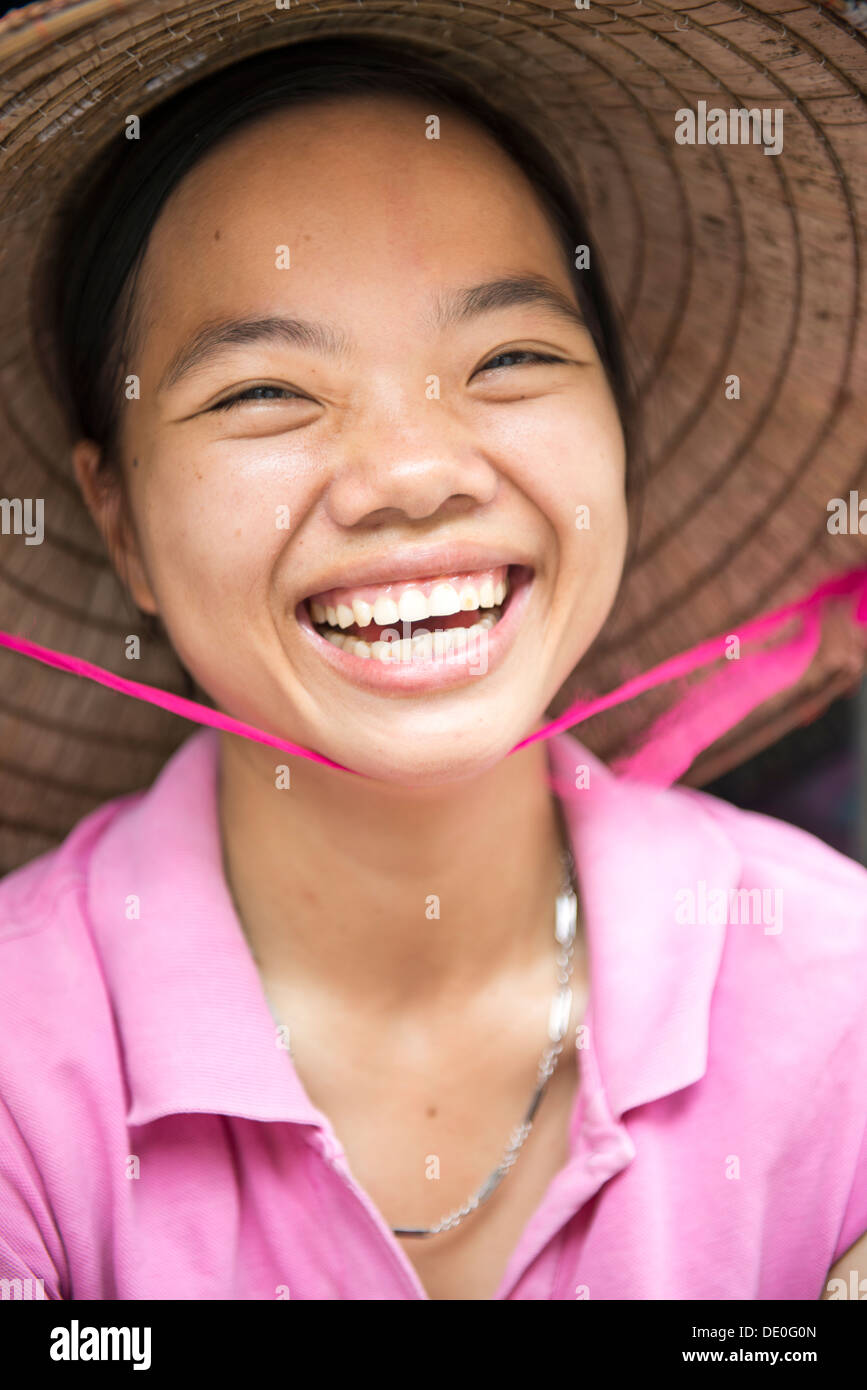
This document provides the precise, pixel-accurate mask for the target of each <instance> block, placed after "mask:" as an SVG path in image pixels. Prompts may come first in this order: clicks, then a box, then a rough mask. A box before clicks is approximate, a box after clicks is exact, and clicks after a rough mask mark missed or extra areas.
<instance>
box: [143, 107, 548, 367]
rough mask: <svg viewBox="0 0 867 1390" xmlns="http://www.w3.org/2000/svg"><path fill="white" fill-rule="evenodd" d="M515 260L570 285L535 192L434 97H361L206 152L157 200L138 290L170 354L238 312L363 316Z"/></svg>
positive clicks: (289, 117) (263, 127)
mask: <svg viewBox="0 0 867 1390" xmlns="http://www.w3.org/2000/svg"><path fill="white" fill-rule="evenodd" d="M430 116H438V117H439V131H438V134H439V138H438V139H429V138H428V131H429V130H430V129H431V122H430V120H429V117H430ZM287 262H288V264H287ZM516 263H520V264H521V265H522V266H524V267H527V268H530V269H533V268H535V269H536V270H538V271H539V272H540V273H545V274H548V275H549V276H551V277H552V278H556V279H558V280H559V281H560V283H561V284H562V285H563V288H564V289H565V290H567V291H568V290H569V288H570V286H569V279H568V274H567V271H566V266H565V261H564V259H563V255H562V251H561V249H560V247H559V244H558V242H557V239H556V236H555V234H554V232H553V230H552V228H551V227H550V225H549V223H548V220H547V218H546V216H545V213H544V211H543V208H542V206H541V204H540V203H539V201H538V198H537V196H536V194H535V191H534V189H533V187H532V184H531V183H530V182H529V180H528V179H527V178H526V176H525V175H524V174H523V172H522V170H521V169H520V168H519V167H518V166H517V165H516V164H515V163H514V162H513V161H512V160H511V159H510V158H509V157H508V155H507V154H506V153H505V152H504V151H503V150H502V149H501V148H500V146H499V145H498V144H497V142H496V141H495V140H494V138H493V137H492V136H491V135H489V134H488V132H487V131H485V130H483V129H481V128H480V127H479V126H477V125H476V123H475V122H474V121H472V120H470V119H468V118H466V117H464V116H463V115H462V114H461V113H458V112H453V111H452V110H451V109H450V108H448V107H445V106H443V108H442V109H441V110H439V111H437V109H436V101H435V99H433V98H431V99H430V100H428V99H424V100H418V99H416V98H404V97H397V96H394V95H388V96H380V95H367V94H365V95H363V96H352V97H348V98H340V99H339V100H334V99H330V98H329V99H328V100H318V101H315V102H313V103H309V104H305V105H304V106H302V107H299V108H297V109H289V110H282V111H275V112H269V113H267V114H266V115H264V116H260V117H257V118H256V119H255V121H253V122H251V123H249V124H248V125H246V126H244V127H242V128H241V129H239V130H237V131H234V132H233V133H232V134H231V135H230V136H228V137H227V138H225V139H224V140H223V141H221V142H220V144H219V145H218V146H215V147H214V149H212V150H211V151H210V152H209V153H208V154H207V155H206V156H204V157H203V159H202V160H200V161H199V163H198V164H197V165H195V166H194V168H193V169H192V170H190V172H189V173H188V174H187V175H186V176H185V177H184V178H183V179H182V180H181V182H180V183H179V184H178V185H177V186H176V188H175V189H174V190H173V192H172V194H171V195H170V197H169V199H168V200H167V202H166V204H165V205H164V207H163V209H162V211H161V213H160V216H159V218H158V219H157V222H156V224H155V226H154V228H153V230H152V232H151V236H150V238H149V243H148V249H147V253H146V257H145V263H144V267H143V269H144V271H145V274H144V275H143V277H142V284H143V286H145V287H146V289H145V290H144V291H143V293H146V294H147V298H148V300H149V301H150V306H149V307H150V310H151V321H152V324H153V326H154V327H155V329H156V331H157V332H158V334H159V336H160V337H162V338H164V339H165V345H166V346H169V341H168V340H169V339H171V340H172V342H173V341H174V340H175V339H176V337H177V335H178V334H179V333H183V332H184V331H186V330H188V328H189V326H190V325H191V324H193V323H198V322H200V321H202V320H204V319H206V318H213V317H215V316H219V315H220V314H221V313H224V312H225V313H231V312H237V311H238V309H239V308H244V309H245V310H246V311H254V310H255V311H263V310H267V309H275V308H278V307H281V306H282V307H285V305H286V304H287V303H289V302H291V305H292V308H293V310H295V311H297V312H304V313H313V312H314V311H315V312H317V313H322V314H324V315H327V316H328V317H330V318H333V319H335V320H339V319H343V318H345V317H346V315H347V312H348V311H350V310H351V311H352V312H353V314H354V316H355V317H356V318H358V319H363V318H364V316H365V312H366V313H367V314H369V315H370V316H371V317H372V318H374V319H375V318H376V316H377V315H380V316H381V315H382V313H383V312H384V310H385V308H386V307H387V306H388V305H393V304H395V303H397V302H402V303H403V304H405V305H408V304H410V303H418V304H419V305H421V303H422V301H423V299H425V298H426V297H427V295H429V293H430V291H431V290H432V289H434V288H436V287H439V286H441V285H443V284H452V283H460V282H465V283H472V282H473V281H477V280H481V279H483V278H485V276H486V275H488V274H489V273H490V272H491V271H503V270H506V269H511V268H513V267H514V266H515V264H516ZM157 309H158V312H157Z"/></svg>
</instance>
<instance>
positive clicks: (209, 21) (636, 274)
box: [0, 0, 867, 869]
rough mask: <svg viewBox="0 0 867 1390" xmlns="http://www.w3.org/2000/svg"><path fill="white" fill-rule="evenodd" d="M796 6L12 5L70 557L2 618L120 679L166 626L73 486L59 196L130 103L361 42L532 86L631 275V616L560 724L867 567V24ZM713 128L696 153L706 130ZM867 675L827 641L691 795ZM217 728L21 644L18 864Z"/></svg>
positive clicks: (598, 728)
mask: <svg viewBox="0 0 867 1390" xmlns="http://www.w3.org/2000/svg"><path fill="white" fill-rule="evenodd" d="M774 3H775V0H763V3H762V4H752V3H746V2H745V0H712V3H706V4H696V3H686V2H685V0H678V2H677V3H673V4H661V3H656V0H633V2H632V3H628V4H618V3H598V2H597V0H590V3H589V5H588V7H587V8H579V7H578V6H577V5H576V4H575V3H574V2H573V0H569V3H566V0H553V3H551V4H533V3H527V0H500V2H499V3H496V2H495V0H474V2H473V3H469V0H456V2H455V3H451V0H449V2H448V3H446V0H430V2H429V3H428V0H417V3H414V2H413V0H407V3H397V2H395V3H377V2H376V0H363V3H361V2H360V3H351V4H346V3H342V4H328V3H322V2H321V0H320V2H318V3H315V4H314V3H312V0H298V3H293V4H292V5H291V8H289V9H279V8H276V6H275V7H273V8H267V7H264V6H263V5H261V4H254V3H249V0H238V2H237V3H232V4H221V3H207V4H205V3H201V4H200V3H184V4H182V5H181V4H173V3H160V2H159V0H136V2H135V3H130V2H129V0H91V3H86V4H73V5H70V4H64V3H57V2H56V0H51V2H50V3H47V4H37V5H32V6H29V7H27V8H24V9H21V10H15V11H11V12H10V13H9V14H8V15H7V16H6V17H5V18H4V19H3V20H0V303H2V312H3V323H4V334H3V339H2V343H0V411H2V418H3V439H4V446H3V477H2V492H3V496H4V497H6V498H7V499H15V498H18V499H21V498H43V499H44V500H45V530H44V540H43V542H42V544H40V545H29V544H27V543H26V539H25V537H24V536H23V535H20V534H4V535H3V536H2V537H0V604H2V609H0V627H2V628H4V629H7V630H11V631H15V632H17V633H20V634H22V635H24V636H27V637H29V638H32V639H33V640H35V641H38V642H40V643H43V644H45V645H47V646H51V647H57V648H60V649H62V650H64V651H67V652H74V653H76V654H77V655H79V656H81V657H83V658H85V659H86V660H89V661H93V662H96V663H97V664H99V665H101V666H105V667H108V668H110V669H112V670H115V671H117V672H119V673H128V663H127V662H126V660H125V657H124V639H125V637H126V635H127V634H128V633H129V632H135V631H140V617H139V615H138V614H137V612H136V610H135V609H134V608H133V606H132V605H131V604H130V603H129V601H128V600H126V599H125V598H124V596H123V593H122V590H121V588H120V586H119V584H118V581H117V580H116V578H115V576H114V575H113V573H112V571H111V569H110V567H109V566H108V562H107V559H106V556H105V553H104V551H103V548H102V543H101V540H100V538H99V536H98V534H97V532H96V530H95V528H94V527H93V524H92V523H91V521H90V518H89V516H88V515H87V513H86V510H85V508H84V504H83V502H82V501H81V499H80V496H79V493H78V490H77V487H76V485H75V482H74V480H73V477H72V473H71V468H70V460H69V454H70V444H71V441H70V439H69V438H68V436H67V433H66V429H65V425H64V421H63V419H62V417H61V415H60V412H59V410H58V408H57V403H56V401H55V400H54V399H53V398H52V394H51V383H50V381H49V382H46V380H45V377H44V372H45V354H44V352H43V351H42V347H41V344H40V341H39V337H38V333H37V331H36V329H35V327H34V325H33V323H32V322H31V310H30V305H31V300H30V290H31V287H32V286H33V284H34V282H35V280H36V279H38V276H39V273H40V271H39V268H40V265H41V264H42V262H41V257H42V255H44V254H45V253H46V251H47V249H48V248H50V246H51V235H52V228H53V219H54V214H55V211H56V208H57V206H58V204H59V202H60V200H61V198H62V197H63V196H64V194H65V193H66V192H67V190H68V188H69V186H70V183H71V182H72V181H73V180H74V179H75V178H76V176H77V175H78V173H79V171H80V170H81V168H82V167H83V165H84V164H86V163H87V162H88V161H89V160H90V159H91V158H93V157H94V156H95V155H96V154H97V152H98V151H99V149H100V148H101V146H102V145H103V144H104V143H105V142H106V141H107V140H108V139H109V138H110V137H111V136H112V135H113V134H114V133H115V132H116V130H117V128H118V123H119V122H122V121H123V119H124V118H125V116H126V115H127V113H129V112H132V111H134V112H136V113H138V114H139V115H140V116H141V117H145V116H146V114H147V112H148V111H149V110H151V109H152V108H153V107H154V106H155V105H157V104H158V103H159V102H160V101H161V100H163V99H164V98H165V97H167V96H169V95H172V94H174V93H175V92H176V91H177V90H179V89H180V88H181V87H182V86H184V85H186V84H188V83H190V82H192V81H194V80H197V79H198V78H200V77H203V76H206V75H207V74H209V73H212V72H215V71H217V70H218V69H220V68H222V67H224V66H225V65H227V64H228V63H231V62H234V61H236V60H237V59H240V58H243V57H246V56H248V55H249V54H251V53H253V52H255V51H257V50H260V49H264V48H270V47H273V46H275V45H279V44H283V43H288V42H292V41H296V40H301V39H305V38H312V37H314V36H321V35H324V34H326V33H329V32H332V31H334V30H339V31H340V32H343V33H345V32H347V31H348V32H353V33H358V34H371V33H376V34H386V35H388V36H390V37H395V36H401V35H402V36H405V37H406V38H407V39H412V40H415V41H416V42H419V43H423V44H425V45H426V46H427V47H428V48H429V49H430V50H431V51H432V52H433V53H434V54H440V55H447V56H448V57H449V60H450V62H451V63H452V64H453V65H454V67H455V68H456V69H457V70H458V71H459V72H461V73H463V74H464V75H465V76H466V77H467V78H468V79H469V80H471V81H473V82H474V83H476V84H477V85H478V86H479V87H480V88H481V89H482V90H483V92H484V94H485V95H486V96H487V98H488V99H489V100H491V101H492V102H493V103H494V104H497V103H498V102H502V103H503V104H508V103H509V102H511V101H513V100H514V94H515V92H516V91H517V90H520V93H521V102H522V107H521V110H522V114H523V115H524V116H525V119H528V120H531V121H532V123H533V124H534V125H535V126H536V127H537V129H538V130H539V131H541V132H542V133H543V136H544V138H545V139H546V141H547V142H548V144H549V146H550V148H551V149H552V150H553V151H554V152H555V153H556V155H557V157H558V158H559V159H560V160H561V161H562V162H563V163H564V164H565V166H566V167H567V168H568V169H569V170H570V172H571V175H572V177H573V179H574V181H575V185H576V188H577V191H578V196H579V199H580V200H581V201H582V202H583V206H584V208H585V210H586V213H587V217H588V221H589V224H590V227H591V230H592V233H593V236H594V241H595V244H596V246H597V248H598V249H599V251H600V253H601V256H602V258H603V260H604V265H605V271H606V274H607V277H608V280H609V282H610V284H611V286H612V289H613V292H614V296H615V299H616V302H617V304H618V307H619V310H620V314H621V317H622V320H623V323H624V327H625V333H626V341H627V348H628V351H629V355H630V362H631V366H632V370H633V374H634V377H635V380H636V383H637V389H638V394H639V396H640V399H641V406H642V411H641V421H642V424H641V434H642V438H643V440H644V443H645V450H646V455H647V468H646V472H647V481H646V488H645V491H644V494H643V506H642V528H641V532H640V536H639V544H638V550H637V555H636V559H635V564H634V566H633V568H632V570H631V571H630V574H629V577H628V579H627V581H626V583H625V586H624V589H623V592H622V595H621V600H620V602H619V603H618V606H617V609H616V612H615V614H614V615H613V617H612V620H611V621H610V622H609V624H608V625H606V627H605V629H604V630H603V632H602V634H601V635H600V637H599V639H598V641H597V643H596V644H595V646H594V648H593V650H592V651H591V653H590V654H589V655H588V657H587V658H586V659H585V661H583V662H582V663H581V666H580V667H579V669H578V671H577V673H576V675H575V678H574V680H573V681H571V682H570V683H569V684H568V685H567V687H565V688H564V690H563V692H561V695H560V697H558V701H557V703H556V704H555V706H554V707H553V712H557V711H558V710H559V709H562V708H564V707H565V705H566V704H567V703H568V702H569V701H570V700H571V699H573V698H574V697H575V695H576V693H578V692H579V691H588V692H589V691H603V690H607V689H610V688H612V687H613V686H615V685H616V684H618V683H619V682H620V681H622V680H623V679H624V678H626V677H628V676H629V675H631V674H633V673H635V672H638V671H640V670H643V669H646V668H647V667H649V666H651V665H655V664H656V663H658V662H660V661H662V660H664V659H665V658H666V657H668V656H670V655H672V654H673V653H675V652H677V651H681V650H683V649H684V648H686V647H689V646H691V645H693V644H694V643H696V642H698V641H700V640H702V639H704V638H706V637H709V636H711V635H714V634H716V633H719V632H721V631H725V630H736V629H737V625H738V623H741V622H744V621H746V620H747V619H749V618H750V617H752V616H754V615H755V614H757V613H758V612H760V611H763V610H765V609H767V608H771V607H776V606H778V605H780V604H783V603H785V602H788V601H790V600H792V599H794V598H797V597H799V596H800V595H802V594H804V593H806V592H808V591H809V590H810V589H811V588H812V587H814V586H815V585H816V584H818V583H819V582H820V581H821V580H822V579H823V578H824V577H826V576H827V575H829V574H831V573H836V572H842V571H843V570H846V569H848V568H850V567H852V566H854V565H857V564H863V563H864V560H865V552H867V534H864V535H862V534H861V533H860V532H859V531H857V530H855V531H854V532H853V531H851V530H850V531H848V532H845V533H842V534H841V533H832V532H831V531H829V528H828V516H829V512H828V506H829V503H830V502H831V501H832V499H834V498H845V499H848V498H849V496H850V494H855V498H856V500H855V503H854V505H855V506H856V507H857V504H858V500H859V499H860V498H861V497H867V432H865V429H864V423H865V410H864V406H863V404H862V402H863V400H864V399H865V388H867V318H865V287H864V280H865V265H867V260H865V254H864V253H865V227H867V100H865V95H867V8H865V6H864V5H863V4H854V3H853V4H851V5H847V4H844V3H843V0H840V3H839V4H838V5H835V6H834V7H833V8H832V7H831V6H830V5H821V4H802V5H797V4H795V5H791V6H787V8H786V9H785V11H781V12H779V13H777V12H776V11H775V10H774V8H773V6H774ZM701 103H704V106H703V107H702V105H701ZM717 109H718V110H721V111H723V112H730V111H732V110H736V109H737V110H740V109H759V110H760V111H768V112H770V113H773V112H781V113H782V125H781V130H782V133H783V140H782V148H781V150H780V152H779V153H766V147H765V146H763V145H762V144H761V143H755V142H747V141H742V142H739V143H738V142H735V143H731V142H730V143H726V144H720V143H716V144H714V143H701V142H700V136H699V134H698V132H699V130H700V126H699V120H698V117H699V113H701V112H702V111H703V112H704V113H705V118H707V113H708V112H711V111H713V110H717ZM686 110H688V111H691V112H693V113H694V114H695V118H696V125H695V130H696V141H695V143H679V141H678V139H677V138H676V132H677V130H678V128H679V125H680V126H681V127H682V125H683V121H682V116H680V115H679V113H683V112H684V111H686ZM711 119H712V118H711ZM706 133H707V131H706V129H705V134H706ZM734 379H736V382H737V393H736V394H735V387H734V385H733V380H734ZM852 515H855V516H857V511H856V512H854V513H852ZM865 533H867V518H865ZM142 646H143V650H142V658H141V660H140V662H138V663H136V672H135V674H136V678H137V679H140V680H142V681H145V682H147V683H149V684H153V685H159V686H163V687H165V688H167V689H172V690H179V691H180V690H183V689H184V679H183V673H182V672H181V669H180V667H179V666H178V663H177V661H176V659H175V657H174V655H173V654H172V652H171V650H170V648H169V647H168V645H167V643H166V642H164V641H152V642H150V643H143V644H142ZM863 661H864V651H863V644H860V643H859V641H858V639H857V638H856V636H855V635H854V634H852V633H849V632H847V631H846V630H845V629H843V628H840V629H835V631H834V632H829V635H828V641H827V642H826V643H824V644H823V648H822V654H821V659H818V660H817V661H816V662H815V663H814V664H813V666H812V667H811V670H810V672H809V673H808V676H807V677H806V678H805V679H804V681H803V682H801V683H799V685H798V687H796V688H793V689H792V690H790V691H788V692H786V694H785V695H783V696H781V697H779V698H778V699H776V700H774V701H770V702H768V703H767V704H766V705H764V706H762V707H761V708H760V709H758V710H756V712H755V714H754V715H753V716H751V717H750V718H749V719H747V720H745V721H743V723H742V724H741V725H739V726H738V727H737V728H736V729H734V730H732V731H731V733H730V734H729V735H728V736H727V737H726V738H725V739H723V740H721V741H719V742H718V743H717V744H715V745H714V746H713V747H712V748H710V749H709V750H708V751H707V754H706V755H705V756H703V757H702V758H701V759H699V760H698V762H697V763H696V764H695V766H694V768H693V769H692V771H691V773H690V780H692V781H696V782H700V781H702V780H704V779H706V778H707V777H710V776H712V775H716V773H718V772H721V771H723V770H725V768H726V767H728V766H732V765H734V764H735V763H737V762H738V761H739V760H740V759H741V758H743V757H745V756H747V755H748V754H749V753H750V752H752V751H753V750H754V749H755V748H756V747H759V746H761V745H762V744H763V743H767V742H769V741H770V740H771V739H772V738H774V737H776V736H778V735H779V734H780V733H782V732H783V731H784V730H785V729H786V728H788V727H791V726H792V725H793V724H794V723H795V722H797V720H798V719H800V718H803V717H804V716H805V714H808V713H810V712H815V710H816V709H817V708H819V707H820V706H821V704H822V703H823V702H826V701H827V700H828V699H829V698H831V697H832V695H833V694H835V693H836V692H837V691H839V690H840V689H842V688H844V687H845V686H847V685H848V684H850V683H851V682H852V680H853V679H854V678H855V676H857V674H858V672H859V671H860V670H861V669H862V666H863ZM666 698H667V697H666V695H665V692H664V691H656V692H652V693H651V694H649V695H647V696H646V697H642V698H641V699H640V700H638V701H635V702H633V703H632V704H630V705H625V706H621V707H620V708H618V709H615V710H612V711H610V712H608V713H607V714H605V715H602V716H599V717H597V718H595V719H593V720H590V721H588V722H587V723H586V724H584V725H582V726H581V727H580V729H579V730H577V732H578V734H579V737H580V738H581V739H582V740H583V741H584V742H586V743H587V745H588V746H589V747H590V748H591V749H593V750H594V751H596V752H598V753H600V754H601V755H602V756H603V757H610V756H611V755H612V754H613V753H614V752H615V751H616V750H617V749H618V748H620V747H622V746H623V745H624V743H625V742H627V741H628V740H629V739H630V738H631V737H633V736H634V735H635V733H636V731H637V730H639V729H640V728H641V727H644V726H646V725H647V723H648V722H649V721H650V720H652V719H653V718H655V717H656V716H657V715H658V714H659V713H660V712H661V711H662V710H663V709H664V708H665V702H666ZM189 731H190V730H189V725H188V724H186V723H184V722H183V721H181V720H178V719H176V718H174V717H172V716H171V715H169V714H166V713H165V712H162V711H160V710H157V709H155V708H153V707H151V706H146V705H143V704H140V703H138V702H135V701H130V700H123V699H120V698H119V697H118V696H117V695H115V694H112V693H111V692H109V691H107V690H104V689H101V688H99V687H96V686H93V685H90V684H86V683H84V682H79V683H77V684H72V683H70V681H69V680H68V679H67V678H64V677H62V676H60V675H58V674H57V673H54V672H51V671H49V670H46V669H45V668H43V667H39V666H37V665H36V664H35V663H33V662H28V661H26V660H24V659H22V658H21V657H20V656H16V655H14V654H12V653H10V652H8V651H0V798H2V800H0V804H2V805H3V806H4V807H10V808H13V809H12V810H10V811H9V812H7V813H4V814H5V819H4V820H3V821H2V823H0V869H8V868H11V867H13V866H14V865H15V864H17V863H21V862H23V861H24V860H26V859H27V858H29V857H31V856H32V855H33V854H36V853H38V852H40V851H42V850H44V849H46V848H48V847H49V846H50V845H51V844H52V843H55V842H56V841H57V840H58V839H60V838H61V837H62V836H63V835H64V834H65V833H67V831H68V830H69V829H70V827H71V826H72V825H74V824H75V823H76V821H77V820H78V819H79V818H80V817H81V816H82V815H83V814H84V813H85V812H87V811H89V810H91V809H92V808H93V807H94V806H95V805H96V804H98V803H99V802H101V801H103V800H105V799H106V797H109V796H112V795H114V794H117V793H119V792H122V791H126V790H132V789H133V788H136V787H139V786H142V785H144V784H146V783H147V782H148V781H149V780H150V779H151V778H152V777H153V775H154V774H155V773H156V771H157V770H158V769H159V767H160V766H161V764H162V762H163V761H164V760H165V758H166V756H167V755H168V754H169V753H170V752H171V751H172V749H173V748H174V747H176V746H177V744H178V743H179V742H180V741H181V740H182V739H183V738H185V737H186V736H187V735H188V734H189Z"/></svg>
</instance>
